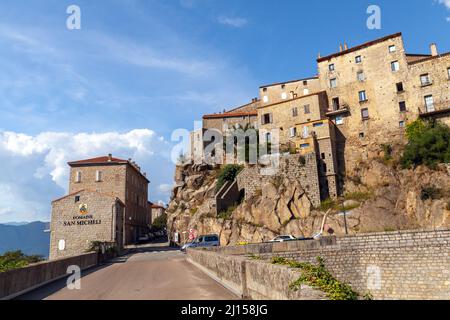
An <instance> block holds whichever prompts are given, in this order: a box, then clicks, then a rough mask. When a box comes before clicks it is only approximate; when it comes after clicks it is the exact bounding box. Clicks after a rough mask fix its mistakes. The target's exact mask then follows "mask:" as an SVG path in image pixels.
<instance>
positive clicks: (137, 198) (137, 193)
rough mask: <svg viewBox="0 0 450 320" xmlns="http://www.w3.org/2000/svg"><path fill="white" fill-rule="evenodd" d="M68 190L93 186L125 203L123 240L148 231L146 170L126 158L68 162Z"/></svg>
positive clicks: (127, 242) (71, 191) (126, 240)
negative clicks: (142, 170)
mask: <svg viewBox="0 0 450 320" xmlns="http://www.w3.org/2000/svg"><path fill="white" fill-rule="evenodd" d="M69 166H70V181H69V194H72V193H75V192H77V191H80V190H93V191H96V192H100V193H103V194H108V195H111V196H114V197H116V198H118V199H120V201H122V202H123V203H124V204H125V217H124V242H125V244H131V243H135V242H136V241H137V240H138V238H139V237H140V236H141V235H143V234H145V233H146V232H147V231H148V228H149V225H150V208H149V207H148V184H149V182H150V181H149V180H148V178H147V177H146V173H143V172H141V169H140V168H139V166H138V165H137V164H136V163H134V162H132V161H131V159H129V160H122V159H118V158H113V157H112V155H108V156H106V157H99V158H93V159H87V160H80V161H73V162H69Z"/></svg>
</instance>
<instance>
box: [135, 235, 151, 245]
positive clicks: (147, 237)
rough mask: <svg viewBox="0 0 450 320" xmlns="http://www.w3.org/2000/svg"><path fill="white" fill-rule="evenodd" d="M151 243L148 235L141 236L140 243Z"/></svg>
mask: <svg viewBox="0 0 450 320" xmlns="http://www.w3.org/2000/svg"><path fill="white" fill-rule="evenodd" d="M148 241H150V237H149V236H148V234H145V235H143V236H140V237H139V239H138V243H145V242H148Z"/></svg>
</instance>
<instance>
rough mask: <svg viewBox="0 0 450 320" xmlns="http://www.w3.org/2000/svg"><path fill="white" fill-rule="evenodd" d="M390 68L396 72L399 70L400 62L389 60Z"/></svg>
mask: <svg viewBox="0 0 450 320" xmlns="http://www.w3.org/2000/svg"><path fill="white" fill-rule="evenodd" d="M391 70H392V71H393V72H397V71H398V70H400V64H399V63H398V61H392V62H391Z"/></svg>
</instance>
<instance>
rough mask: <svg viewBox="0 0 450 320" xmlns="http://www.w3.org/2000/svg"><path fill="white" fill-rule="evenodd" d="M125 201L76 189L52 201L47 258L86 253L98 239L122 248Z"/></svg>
mask: <svg viewBox="0 0 450 320" xmlns="http://www.w3.org/2000/svg"><path fill="white" fill-rule="evenodd" d="M124 210H125V204H124V203H123V202H122V201H120V200H119V199H118V198H117V197H114V196H111V195H110V194H103V193H100V192H97V191H89V190H79V191H76V192H74V193H72V194H70V195H67V196H65V197H63V198H61V199H58V200H55V201H53V202H52V220H51V225H50V231H51V233H50V257H49V258H50V260H55V259H61V258H66V257H70V256H76V255H80V254H83V253H86V252H87V251H88V250H89V249H90V248H91V247H92V245H93V242H95V241H99V242H103V243H108V244H111V245H114V246H115V247H116V248H117V249H119V250H121V249H122V248H123V217H124Z"/></svg>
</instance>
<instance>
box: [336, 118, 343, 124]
mask: <svg viewBox="0 0 450 320" xmlns="http://www.w3.org/2000/svg"><path fill="white" fill-rule="evenodd" d="M341 124H344V117H342V116H338V117H336V125H341Z"/></svg>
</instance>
